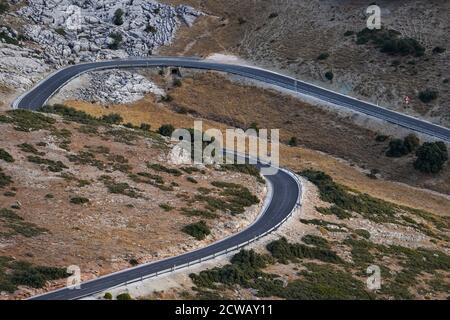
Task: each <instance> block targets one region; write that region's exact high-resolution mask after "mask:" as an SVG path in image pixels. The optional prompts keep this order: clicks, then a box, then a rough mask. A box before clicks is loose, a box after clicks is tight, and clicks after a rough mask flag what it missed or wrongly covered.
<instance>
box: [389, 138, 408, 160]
mask: <svg viewBox="0 0 450 320" xmlns="http://www.w3.org/2000/svg"><path fill="white" fill-rule="evenodd" d="M408 153H409V150H408V148H407V147H406V146H405V144H404V142H403V140H402V139H393V140H391V141H390V142H389V149H388V150H387V151H386V156H388V157H391V158H400V157H402V156H404V155H407V154H408Z"/></svg>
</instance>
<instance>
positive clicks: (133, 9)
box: [0, 0, 201, 100]
mask: <svg viewBox="0 0 450 320" xmlns="http://www.w3.org/2000/svg"><path fill="white" fill-rule="evenodd" d="M1 3H2V4H3V5H4V9H3V10H2V12H0V16H1V20H0V87H3V91H4V92H8V91H15V90H16V89H20V88H21V89H24V88H28V87H30V86H31V85H32V83H34V82H36V81H37V80H38V79H40V78H42V77H43V76H44V74H45V73H48V72H49V71H51V70H53V69H55V68H57V67H61V66H64V65H67V64H72V63H79V62H87V61H95V60H101V59H113V58H119V57H126V56H140V57H142V56H148V55H151V54H152V53H153V52H154V51H155V50H156V49H157V48H158V47H160V46H162V45H167V44H169V43H170V42H171V41H172V40H173V38H174V35H175V33H176V31H177V29H178V28H179V26H180V25H182V24H186V25H190V24H191V23H192V22H193V21H195V19H196V17H198V16H199V15H201V13H200V12H199V11H196V10H194V9H192V8H191V7H187V6H184V5H179V6H170V5H166V4H160V3H158V2H156V1H142V0H136V1H128V0H120V1H111V0H103V1H80V0H64V1H55V0H49V1H39V0H29V1H15V0H1ZM8 89H9V90H8ZM3 100H4V99H3Z"/></svg>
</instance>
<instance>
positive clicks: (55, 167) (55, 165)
mask: <svg viewBox="0 0 450 320" xmlns="http://www.w3.org/2000/svg"><path fill="white" fill-rule="evenodd" d="M27 159H28V161H29V162H33V163H37V164H43V165H45V166H47V169H48V170H49V171H51V172H61V171H63V170H64V169H69V168H68V167H67V166H66V165H65V164H64V163H62V161H60V160H58V161H53V160H50V159H45V158H41V157H39V156H28V157H27Z"/></svg>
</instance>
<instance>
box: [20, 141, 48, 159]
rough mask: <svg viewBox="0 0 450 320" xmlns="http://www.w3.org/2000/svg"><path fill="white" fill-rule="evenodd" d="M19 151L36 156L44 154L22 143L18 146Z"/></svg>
mask: <svg viewBox="0 0 450 320" xmlns="http://www.w3.org/2000/svg"><path fill="white" fill-rule="evenodd" d="M18 147H19V149H20V150H22V151H23V152H26V153H32V154H35V155H38V156H43V155H44V154H45V153H44V152H39V150H38V149H36V148H35V147H34V146H32V145H31V144H28V143H22V144H19V145H18Z"/></svg>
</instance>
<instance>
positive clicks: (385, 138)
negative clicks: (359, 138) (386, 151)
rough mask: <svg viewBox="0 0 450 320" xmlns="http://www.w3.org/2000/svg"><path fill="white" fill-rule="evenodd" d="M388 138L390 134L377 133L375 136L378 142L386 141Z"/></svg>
mask: <svg viewBox="0 0 450 320" xmlns="http://www.w3.org/2000/svg"><path fill="white" fill-rule="evenodd" d="M387 139H389V136H387V135H384V134H377V136H376V138H375V141H376V142H384V141H386V140H387Z"/></svg>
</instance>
